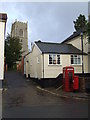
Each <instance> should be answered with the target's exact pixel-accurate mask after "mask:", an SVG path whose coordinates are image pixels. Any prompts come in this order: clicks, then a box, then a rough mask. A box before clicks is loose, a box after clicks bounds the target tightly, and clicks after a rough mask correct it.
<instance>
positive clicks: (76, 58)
mask: <svg viewBox="0 0 90 120" xmlns="http://www.w3.org/2000/svg"><path fill="white" fill-rule="evenodd" d="M79 60H80V61H79ZM72 62H73V63H72ZM79 62H80V63H79ZM70 63H71V65H82V59H81V55H70Z"/></svg>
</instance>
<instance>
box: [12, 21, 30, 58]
mask: <svg viewBox="0 0 90 120" xmlns="http://www.w3.org/2000/svg"><path fill="white" fill-rule="evenodd" d="M11 37H19V38H20V42H21V44H22V50H21V51H22V52H23V53H22V56H24V55H25V54H26V53H28V30H27V23H24V22H20V21H17V20H16V21H15V22H14V23H13V24H12V28H11Z"/></svg>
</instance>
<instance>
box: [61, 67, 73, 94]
mask: <svg viewBox="0 0 90 120" xmlns="http://www.w3.org/2000/svg"><path fill="white" fill-rule="evenodd" d="M73 81H74V68H73V67H72V66H67V67H64V68H63V90H64V91H66V92H71V91H73Z"/></svg>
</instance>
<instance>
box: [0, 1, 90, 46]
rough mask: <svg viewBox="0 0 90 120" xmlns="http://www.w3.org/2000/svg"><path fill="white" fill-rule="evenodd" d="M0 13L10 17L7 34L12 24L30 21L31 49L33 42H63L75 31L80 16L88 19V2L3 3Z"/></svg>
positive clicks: (29, 36) (0, 6)
mask: <svg viewBox="0 0 90 120" xmlns="http://www.w3.org/2000/svg"><path fill="white" fill-rule="evenodd" d="M0 11H1V12H6V13H7V15H8V21H7V32H9V33H10V31H11V24H12V23H13V22H14V21H15V19H17V20H18V21H28V40H29V48H30V44H31V42H34V41H35V40H38V39H41V41H49V42H61V41H63V40H64V39H66V38H67V37H68V36H69V35H71V34H72V33H73V31H74V24H73V21H74V20H76V18H77V17H78V16H79V15H80V14H84V15H85V16H86V18H88V3H87V2H77V3H75V2H71V3H70V2H67V3H66V2H64V3H63V2H57V3H55V2H54V3H53V2H47V3H40V2H37V3H35V2H34V3H31V2H26V3H25V2H22V3H15V2H14V3H6V2H5V3H2V4H0Z"/></svg>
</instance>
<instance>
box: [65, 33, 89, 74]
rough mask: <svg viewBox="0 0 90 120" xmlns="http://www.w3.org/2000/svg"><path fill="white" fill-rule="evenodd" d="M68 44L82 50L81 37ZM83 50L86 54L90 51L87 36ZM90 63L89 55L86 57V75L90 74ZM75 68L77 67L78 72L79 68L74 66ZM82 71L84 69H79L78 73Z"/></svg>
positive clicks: (84, 39) (84, 38)
mask: <svg viewBox="0 0 90 120" xmlns="http://www.w3.org/2000/svg"><path fill="white" fill-rule="evenodd" d="M66 43H67V44H72V45H73V46H75V47H76V48H78V49H80V50H82V46H81V37H80V36H78V37H76V38H74V39H72V40H70V41H68V42H66ZM83 50H84V52H85V53H88V51H90V45H89V44H88V41H87V37H86V36H85V35H84V36H83ZM89 62H90V57H89V55H87V56H85V57H84V72H85V73H90V68H89ZM74 67H75V71H76V72H77V67H76V66H74ZM80 71H82V68H80V67H78V72H80Z"/></svg>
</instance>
